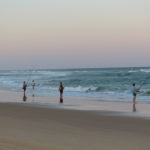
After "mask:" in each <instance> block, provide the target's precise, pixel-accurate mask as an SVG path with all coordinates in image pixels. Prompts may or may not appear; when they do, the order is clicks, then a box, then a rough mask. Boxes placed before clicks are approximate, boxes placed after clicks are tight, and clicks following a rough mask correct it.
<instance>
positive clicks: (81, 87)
mask: <svg viewBox="0 0 150 150" xmlns="http://www.w3.org/2000/svg"><path fill="white" fill-rule="evenodd" d="M32 80H35V82H36V89H35V93H36V94H37V95H47V96H49V95H52V96H55V95H58V86H59V82H60V81H62V82H63V84H64V86H65V93H64V94H65V96H79V97H100V98H114V99H121V100H125V99H129V98H131V97H132V93H131V89H132V83H136V85H137V86H140V85H142V88H141V93H140V94H139V95H138V99H140V100H141V101H144V102H148V103H149V102H150V100H149V98H150V68H149V67H136V68H95V69H55V70H54V69H43V70H41V69H36V70H1V71H0V88H6V89H9V90H14V91H21V87H22V83H23V81H26V82H28V91H27V92H29V93H31V92H32V87H31V81H32Z"/></svg>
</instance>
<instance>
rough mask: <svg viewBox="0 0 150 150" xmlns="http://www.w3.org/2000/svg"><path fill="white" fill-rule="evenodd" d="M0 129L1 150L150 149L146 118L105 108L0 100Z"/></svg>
mask: <svg viewBox="0 0 150 150" xmlns="http://www.w3.org/2000/svg"><path fill="white" fill-rule="evenodd" d="M2 93H3V92H2V91H1V95H2ZM13 94H14V95H15V93H13V92H12V93H10V95H11V96H10V95H8V98H9V99H11V97H12V98H15V97H14V96H12V95H13ZM3 98H5V99H6V98H7V96H6V97H1V99H3ZM108 114H109V115H108ZM0 133H1V134H0V149H1V150H20V149H21V150H77V149H78V150H100V149H102V150H149V149H150V142H149V139H150V120H148V119H144V118H138V117H128V116H121V115H120V116H117V115H115V113H112V115H111V113H110V112H107V111H81V110H67V109H61V108H59V109H58V108H42V107H41V108H40V107H37V106H36V107H35V106H32V105H30V106H29V104H28V103H11V102H8V103H1V104H0Z"/></svg>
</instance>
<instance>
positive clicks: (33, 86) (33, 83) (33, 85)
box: [32, 80, 35, 90]
mask: <svg viewBox="0 0 150 150" xmlns="http://www.w3.org/2000/svg"><path fill="white" fill-rule="evenodd" d="M34 88H35V82H34V80H32V90H34Z"/></svg>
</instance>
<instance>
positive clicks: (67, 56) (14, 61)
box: [0, 0, 150, 69]
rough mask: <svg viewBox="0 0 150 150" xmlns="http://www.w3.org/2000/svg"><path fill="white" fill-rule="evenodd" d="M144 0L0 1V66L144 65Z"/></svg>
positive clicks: (147, 31) (148, 12)
mask: <svg viewBox="0 0 150 150" xmlns="http://www.w3.org/2000/svg"><path fill="white" fill-rule="evenodd" d="M149 7H150V2H149V1H148V0H143V1H140V0H130V1H129V0H126V1H125V0H113V1H112V0H106V1H104V0H93V1H86V0H80V1H79V0H76V1H73V0H63V1H61V0H56V1H53V2H51V1H49V0H26V1H24V2H23V1H19V0H15V1H11V0H6V1H3V2H0V10H1V13H0V16H1V20H0V33H1V34H0V39H1V40H0V51H1V56H0V69H24V68H25V69H26V68H78V67H128V66H150V59H149V55H150V45H149V39H150V28H149V26H150V17H149V16H150V9H149Z"/></svg>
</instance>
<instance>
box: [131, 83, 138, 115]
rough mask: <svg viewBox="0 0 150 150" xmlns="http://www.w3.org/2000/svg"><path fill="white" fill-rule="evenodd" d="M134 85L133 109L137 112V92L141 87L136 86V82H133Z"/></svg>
mask: <svg viewBox="0 0 150 150" xmlns="http://www.w3.org/2000/svg"><path fill="white" fill-rule="evenodd" d="M132 86H133V89H132V94H133V99H132V102H133V111H134V112H135V111H136V107H135V104H136V95H137V93H139V92H140V91H139V90H140V88H136V86H135V83H133V84H132Z"/></svg>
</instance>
